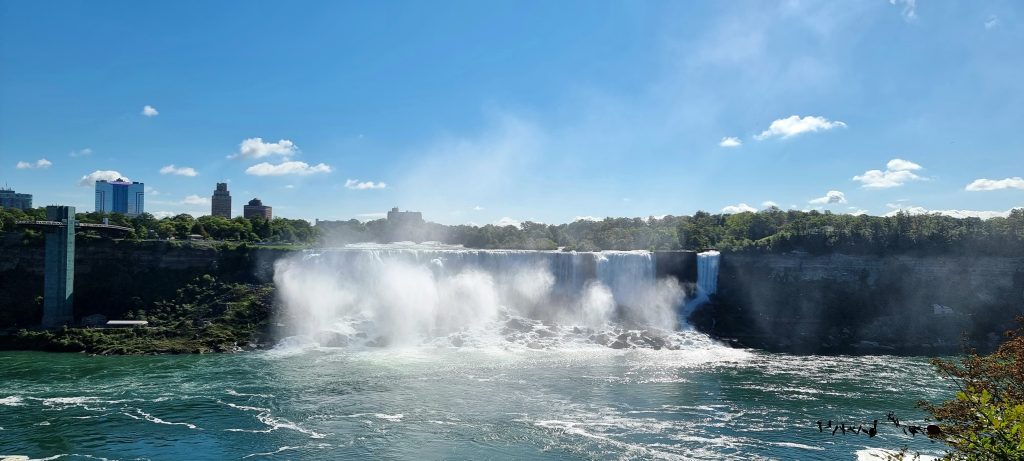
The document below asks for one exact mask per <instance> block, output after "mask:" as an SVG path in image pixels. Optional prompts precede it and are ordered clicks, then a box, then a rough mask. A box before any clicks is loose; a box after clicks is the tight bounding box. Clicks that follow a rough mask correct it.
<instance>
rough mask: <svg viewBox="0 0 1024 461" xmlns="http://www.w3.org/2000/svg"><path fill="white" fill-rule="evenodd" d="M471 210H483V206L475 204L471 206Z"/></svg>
mask: <svg viewBox="0 0 1024 461" xmlns="http://www.w3.org/2000/svg"><path fill="white" fill-rule="evenodd" d="M473 211H484V207H482V206H480V205H477V206H475V207H473Z"/></svg>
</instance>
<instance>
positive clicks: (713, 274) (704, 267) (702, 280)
mask: <svg viewBox="0 0 1024 461" xmlns="http://www.w3.org/2000/svg"><path fill="white" fill-rule="evenodd" d="M719 258H721V254H720V253H719V252H717V251H714V250H711V251H705V252H703V253H698V254H697V286H698V287H699V288H700V290H701V291H703V292H704V294H705V295H708V296H710V295H713V294H715V293H717V292H718V260H719Z"/></svg>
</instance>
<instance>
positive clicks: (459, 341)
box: [451, 336, 465, 347]
mask: <svg viewBox="0 0 1024 461" xmlns="http://www.w3.org/2000/svg"><path fill="white" fill-rule="evenodd" d="M451 343H452V346H455V347H462V345H463V344H465V341H463V340H462V338H460V337H458V336H456V337H454V338H452V339H451Z"/></svg>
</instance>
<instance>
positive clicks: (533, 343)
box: [526, 341, 544, 349]
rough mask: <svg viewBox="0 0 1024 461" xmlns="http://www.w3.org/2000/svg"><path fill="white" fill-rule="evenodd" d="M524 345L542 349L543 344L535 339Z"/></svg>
mask: <svg viewBox="0 0 1024 461" xmlns="http://www.w3.org/2000/svg"><path fill="white" fill-rule="evenodd" d="M526 347H529V348H530V349H544V345H543V344H541V343H538V342H537V341H531V342H530V343H528V344H527V345H526Z"/></svg>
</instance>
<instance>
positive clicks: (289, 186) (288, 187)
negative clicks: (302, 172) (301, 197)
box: [284, 184, 295, 189]
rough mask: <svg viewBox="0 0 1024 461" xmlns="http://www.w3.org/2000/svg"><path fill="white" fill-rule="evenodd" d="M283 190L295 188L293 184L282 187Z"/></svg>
mask: <svg viewBox="0 0 1024 461" xmlns="http://www.w3.org/2000/svg"><path fill="white" fill-rule="evenodd" d="M284 188H285V189H294V188H295V184H288V185H287V186H284Z"/></svg>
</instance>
